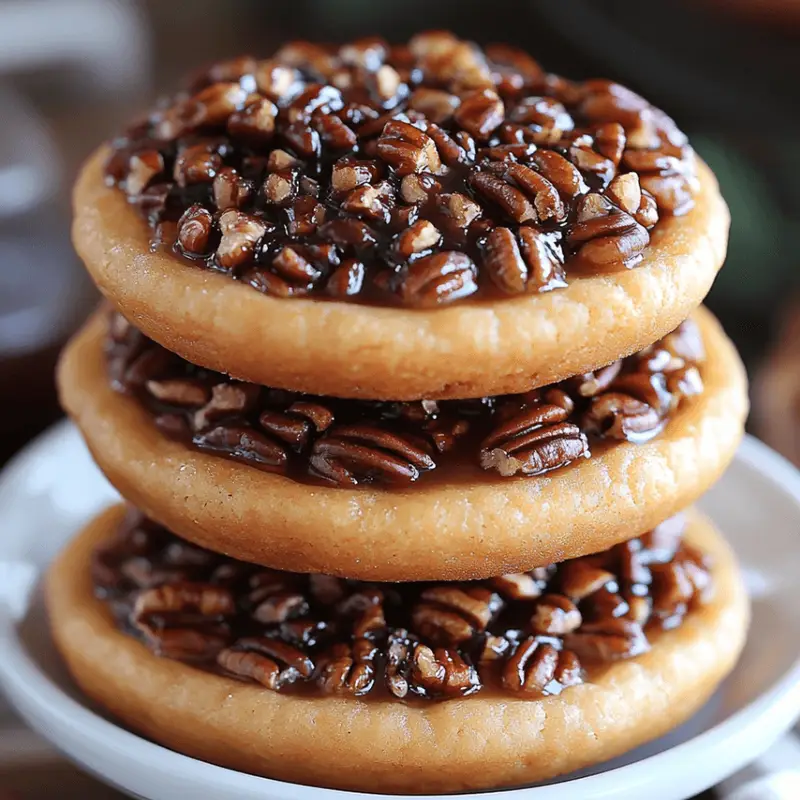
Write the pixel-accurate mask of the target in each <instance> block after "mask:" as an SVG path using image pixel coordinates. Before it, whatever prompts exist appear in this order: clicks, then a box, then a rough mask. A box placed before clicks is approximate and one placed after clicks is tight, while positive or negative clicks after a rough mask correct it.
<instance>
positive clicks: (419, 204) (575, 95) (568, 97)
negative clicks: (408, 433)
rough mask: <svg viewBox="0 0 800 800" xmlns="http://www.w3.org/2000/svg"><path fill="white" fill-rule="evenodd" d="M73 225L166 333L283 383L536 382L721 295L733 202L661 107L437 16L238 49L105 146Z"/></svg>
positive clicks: (580, 365) (169, 342)
mask: <svg viewBox="0 0 800 800" xmlns="http://www.w3.org/2000/svg"><path fill="white" fill-rule="evenodd" d="M75 212H76V216H75V226H74V241H75V245H76V248H77V250H78V253H79V254H80V255H81V257H82V258H83V260H84V261H85V263H86V265H87V267H88V269H89V271H90V272H91V274H92V277H93V278H94V280H95V282H96V283H97V284H98V286H99V287H100V289H101V290H102V292H103V293H104V294H105V295H106V296H107V297H108V298H109V299H110V300H111V301H112V303H113V304H114V305H115V306H116V308H117V309H118V310H120V311H121V312H122V313H123V314H124V315H125V316H126V317H127V318H128V319H129V320H130V321H131V322H132V323H134V324H135V325H136V326H137V327H138V328H140V329H141V330H142V331H143V332H144V333H145V334H146V335H147V336H149V337H151V338H152V339H154V340H156V341H157V342H159V343H160V344H162V345H163V346H164V347H166V348H168V349H169V350H171V351H173V352H176V353H178V354H179V355H181V356H182V357H184V358H186V359H187V360H189V361H190V362H192V363H194V364H198V365H201V366H203V367H206V368H209V369H213V370H217V371H224V372H227V373H229V374H231V375H233V376H235V377H237V378H239V379H242V380H247V381H250V382H253V383H258V384H263V385H268V386H272V387H276V388H280V389H288V390H293V391H302V392H313V393H316V394H322V395H330V396H337V397H353V398H365V399H368V400H389V401H399V400H419V399H424V398H427V399H444V398H474V397H483V396H496V395H501V394H507V393H518V392H523V391H528V390H530V389H531V388H532V387H537V386H543V385H548V384H551V383H555V382H558V381H561V380H563V379H564V378H567V377H569V376H571V375H574V374H580V373H585V372H588V371H591V370H594V369H597V368H598V367H601V366H603V365H605V364H607V363H609V362H611V361H613V360H614V359H617V358H620V357H624V356H627V355H630V354H632V353H634V352H637V351H639V350H641V349H642V348H644V347H646V346H648V345H650V344H652V343H653V342H654V341H656V340H657V339H659V338H660V337H662V336H664V335H666V334H667V333H669V332H670V331H671V330H673V329H674V328H675V327H677V325H678V324H679V323H680V322H681V321H682V320H683V319H684V318H685V317H686V316H687V315H688V314H689V313H690V312H691V311H692V309H694V308H695V307H696V306H697V305H698V304H699V303H700V302H701V301H702V299H703V297H704V296H705V294H706V293H707V291H708V289H709V287H710V285H711V282H712V281H713V278H714V276H715V274H716V272H717V270H718V269H719V267H720V265H721V263H722V260H723V257H724V254H725V248H726V242H727V230H728V212H727V209H726V207H725V204H724V202H723V201H722V199H721V197H720V195H719V191H718V188H717V184H716V181H715V179H714V177H713V175H712V173H711V172H710V170H709V169H708V168H707V167H706V166H705V165H704V164H703V163H702V162H701V161H699V160H698V159H697V158H696V157H695V155H694V153H693V151H692V149H691V147H690V146H689V144H688V142H687V140H686V137H685V136H684V134H683V133H682V132H681V131H680V130H679V129H678V128H677V127H676V125H675V123H674V122H673V121H672V120H671V119H670V118H669V117H667V116H666V115H665V114H664V113H663V112H661V111H659V110H658V109H656V108H654V107H653V106H652V105H650V104H649V103H648V102H647V101H646V100H644V99H643V98H641V97H639V96H638V95H636V94H635V93H633V92H631V91H630V90H628V89H626V88H624V87H622V86H619V85H618V84H614V83H611V82H608V81H601V80H590V81H586V82H583V83H574V82H571V81H568V80H566V79H564V78H561V77H558V76H555V75H552V74H548V73H546V72H544V71H543V70H542V68H541V67H540V66H539V65H538V64H537V63H536V62H535V61H534V60H533V59H531V58H530V57H529V56H528V55H527V54H525V53H523V52H521V51H518V50H516V49H514V48H510V47H505V46H493V47H487V48H486V49H485V50H481V49H479V48H478V47H476V46H475V45H472V44H471V43H467V42H463V41H460V40H458V39H456V38H455V37H453V36H451V35H450V34H444V33H427V34H421V35H419V36H416V37H414V38H413V39H412V40H411V41H410V42H409V43H408V45H404V46H396V47H390V46H388V45H386V44H385V43H384V42H382V41H380V40H374V39H370V40H362V41H359V42H355V43H351V44H348V45H345V46H343V47H341V48H339V49H338V50H336V49H328V48H321V47H317V46H314V45H310V44H306V43H294V44H290V45H287V46H286V47H284V48H282V49H281V50H280V51H279V52H278V53H276V54H275V56H274V57H273V58H271V59H266V60H261V61H258V60H255V59H252V58H241V59H237V60H235V61H231V62H227V63H224V64H218V65H216V66H215V67H213V68H211V69H210V70H209V71H207V72H206V73H205V74H203V75H200V76H198V78H197V79H196V81H195V82H194V83H193V84H191V85H190V86H189V87H188V88H187V89H186V90H184V91H181V92H179V93H177V94H175V95H174V96H172V97H170V98H168V99H166V100H165V101H164V102H163V103H161V104H160V105H159V106H158V107H157V108H156V109H154V110H153V111H152V112H151V113H150V114H149V115H148V116H147V117H146V118H145V119H144V120H143V121H141V122H139V123H137V124H135V125H133V126H132V127H131V128H129V130H128V131H126V132H125V134H124V135H123V136H121V137H120V138H119V139H117V140H115V141H113V142H112V143H111V144H110V145H108V146H106V147H104V148H102V149H101V150H100V151H98V152H97V153H96V154H95V155H94V156H93V157H92V158H91V159H90V160H89V162H88V163H87V165H86V167H85V168H84V170H83V173H82V175H81V177H80V178H79V181H78V184H77V187H76V190H75Z"/></svg>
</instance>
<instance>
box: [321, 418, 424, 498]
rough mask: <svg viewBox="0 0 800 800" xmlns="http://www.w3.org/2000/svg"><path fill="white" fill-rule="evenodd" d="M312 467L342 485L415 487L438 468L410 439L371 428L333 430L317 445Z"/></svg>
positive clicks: (353, 427) (360, 426) (342, 427)
mask: <svg viewBox="0 0 800 800" xmlns="http://www.w3.org/2000/svg"><path fill="white" fill-rule="evenodd" d="M310 464H311V467H312V469H313V470H314V471H315V472H316V473H317V474H318V475H320V476H321V477H323V478H326V479H327V480H329V481H332V482H333V483H336V484H339V485H347V484H350V485H356V484H358V483H362V482H369V481H374V480H377V481H382V482H384V481H385V482H387V483H412V482H414V481H416V480H418V479H419V477H420V475H421V474H422V473H423V472H425V471H427V470H431V469H434V468H435V467H436V462H435V461H434V460H433V459H432V458H431V456H430V455H429V454H428V453H427V452H426V451H425V450H424V449H422V448H421V447H419V446H418V445H416V444H415V443H414V442H413V441H411V440H410V439H407V438H404V437H402V436H400V435H397V434H394V433H390V432H389V431H385V430H381V429H380V428H374V427H371V426H369V425H347V426H340V427H334V428H331V429H330V430H329V431H328V433H327V434H326V435H325V436H323V437H322V438H320V439H318V440H317V441H316V442H315V443H314V447H313V449H312V451H311V458H310Z"/></svg>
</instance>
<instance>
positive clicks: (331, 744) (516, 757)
mask: <svg viewBox="0 0 800 800" xmlns="http://www.w3.org/2000/svg"><path fill="white" fill-rule="evenodd" d="M123 517H124V510H123V508H122V507H116V508H113V509H110V510H109V511H107V512H105V513H104V514H103V515H101V516H100V517H99V518H97V519H96V520H95V521H94V522H93V523H92V524H91V525H90V526H89V527H88V528H87V529H86V530H85V531H84V532H83V533H82V534H80V535H79V536H78V538H76V539H75V540H74V541H73V543H72V544H71V545H70V546H69V547H68V549H67V550H66V551H65V552H64V553H63V554H62V556H61V557H60V559H59V560H58V561H57V562H56V564H55V565H54V566H53V568H52V569H51V571H50V574H49V576H48V581H47V587H46V589H47V600H48V607H49V610H50V619H51V624H52V630H53V634H54V636H55V639H56V643H57V644H58V646H59V649H60V650H61V652H62V653H63V655H64V657H65V659H66V661H67V664H68V666H69V669H70V671H71V672H72V674H73V675H74V677H75V679H76V680H77V681H78V683H79V684H80V685H81V686H82V688H83V689H84V691H85V692H86V693H87V694H88V695H89V696H91V697H92V698H93V699H94V700H96V701H97V702H98V703H100V704H101V705H102V706H103V707H105V708H106V709H107V710H108V711H109V712H111V713H112V714H113V715H115V716H117V717H119V718H120V719H121V720H123V721H124V722H125V723H126V724H127V725H129V726H130V727H131V728H133V729H134V730H136V731H139V732H141V733H143V734H144V735H146V736H148V737H150V738H152V739H154V740H156V741H158V742H160V743H162V744H164V745H166V746H168V747H172V748H174V749H176V750H178V751H179V752H182V753H186V754H188V755H191V756H194V757H196V758H201V759H203V760H206V761H210V762H212V763H215V764H220V765H224V766H227V767H231V768H234V769H240V770H243V771H246V772H251V773H254V774H259V775H266V776H269V777H273V778H278V779H283V780H289V781H299V782H302V783H311V784H315V785H322V786H329V787H336V788H341V789H352V790H365V791H374V790H375V788H376V787H380V789H381V791H384V792H392V791H396V792H408V791H411V792H425V793H427V792H451V791H459V790H467V789H482V788H489V787H498V786H510V785H515V784H523V783H527V782H533V781H538V780H543V779H547V778H550V777H553V776H555V775H558V774H562V773H565V772H568V771H571V770H574V769H578V768H581V767H584V766H586V765H589V764H592V763H597V762H600V761H604V760H606V759H608V758H611V757H613V756H616V755H618V754H620V753H622V752H624V751H626V750H629V749H630V748H632V747H635V746H637V745H639V744H641V743H643V742H646V741H648V740H650V739H652V738H654V737H657V736H659V735H661V734H663V733H665V732H666V731H668V730H670V729H671V728H672V727H674V726H675V725H677V724H679V723H680V722H682V721H683V720H685V719H687V718H688V717H689V716H690V715H691V714H692V713H694V711H695V710H697V709H698V708H699V707H700V706H701V705H702V704H703V703H704V702H705V701H706V699H707V698H708V697H709V696H710V694H711V693H712V692H713V691H714V689H715V688H716V686H717V685H718V683H719V682H720V680H722V678H723V677H724V676H725V675H726V674H727V673H728V672H729V670H730V669H731V668H732V666H733V664H734V662H735V660H736V658H737V656H738V654H739V651H740V649H741V647H742V644H743V640H744V634H745V630H746V627H747V621H748V604H747V598H746V594H745V590H744V587H743V585H742V583H741V579H740V577H739V574H738V570H737V567H736V564H735V561H734V558H733V555H732V553H731V552H730V550H729V549H728V547H727V545H726V544H725V542H724V541H723V540H722V538H721V537H720V535H719V534H718V533H716V532H715V531H714V529H713V528H712V527H711V525H710V524H709V523H708V522H707V521H705V520H704V519H702V518H701V517H699V516H698V515H696V514H695V513H690V514H689V516H688V522H686V523H684V522H682V521H681V520H678V519H676V520H671V521H669V522H668V523H666V524H664V525H662V526H660V527H659V528H657V529H655V530H653V531H651V532H649V533H647V534H645V535H643V536H642V537H640V538H635V539H632V540H630V541H629V542H627V543H625V544H623V545H617V546H616V547H614V548H613V549H611V550H609V551H608V552H603V553H599V554H597V555H594V556H590V557H585V558H581V559H577V560H574V561H567V562H565V563H561V564H557V565H553V566H549V567H546V568H541V569H538V570H533V571H531V572H528V573H521V574H513V575H504V576H502V577H498V578H493V579H490V580H487V581H482V582H475V583H461V584H458V583H455V584H454V583H449V584H430V583H429V584H375V583H369V584H364V583H360V582H358V581H348V580H342V579H336V578H332V577H328V576H319V575H318V576H308V575H298V574H292V573H279V572H275V571H273V570H265V569H263V568H259V567H255V566H253V565H250V564H245V563H242V562H236V561H233V560H232V559H230V558H227V557H225V556H219V555H216V554H215V553H212V552H209V551H204V550H201V549H199V548H197V547H194V546H192V545H189V544H186V543H184V542H182V541H181V540H179V539H177V538H176V537H174V536H173V535H172V534H170V533H168V532H167V531H165V530H164V529H162V528H159V527H158V526H157V525H155V524H154V523H152V522H149V521H147V520H145V519H142V518H141V517H138V516H133V517H129V518H128V519H127V521H124V522H123ZM121 523H122V524H121ZM465 729H468V730H469V731H471V735H470V736H464V735H463V732H464V730H465Z"/></svg>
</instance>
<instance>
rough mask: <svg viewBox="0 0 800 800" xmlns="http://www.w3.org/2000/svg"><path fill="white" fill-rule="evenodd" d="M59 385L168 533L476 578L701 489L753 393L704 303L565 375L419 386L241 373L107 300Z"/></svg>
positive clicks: (344, 569)
mask: <svg viewBox="0 0 800 800" xmlns="http://www.w3.org/2000/svg"><path fill="white" fill-rule="evenodd" d="M104 349H105V352H104ZM59 385H60V390H61V396H62V401H63V404H64V406H65V408H66V409H67V411H68V412H69V413H70V415H71V416H72V417H73V418H74V419H75V421H76V422H77V424H78V425H79V427H80V428H81V430H82V432H83V434H84V436H85V438H86V440H87V443H88V445H89V447H90V449H91V451H92V453H93V455H94V457H95V459H96V460H97V463H98V464H99V465H100V467H101V469H102V470H103V471H104V472H105V473H106V475H107V476H108V478H109V479H110V480H111V482H112V483H113V484H114V485H115V486H116V487H117V488H118V489H119V490H120V492H121V493H122V494H123V495H124V496H125V497H126V498H127V499H128V500H130V501H131V502H132V503H134V504H135V505H136V506H137V507H139V508H142V509H143V510H144V511H146V513H147V514H149V515H150V516H152V517H153V518H154V519H156V520H158V521H159V522H161V523H162V524H164V525H166V526H167V527H168V528H169V529H170V530H173V531H175V533H177V534H178V535H180V536H182V537H184V538H186V539H188V540H189V541H193V542H195V543H197V544H200V545H203V546H206V547H209V548H211V549H213V550H217V551H220V552H225V553H228V554H230V555H233V556H235V557H236V558H240V559H243V560H246V561H252V562H255V563H260V564H265V565H268V566H271V567H276V568H279V569H290V570H295V571H301V572H320V573H327V574H333V575H341V576H344V577H348V578H361V579H371V580H427V579H435V580H454V579H458V580H461V579H472V578H485V577H489V576H492V575H497V574H501V573H505V572H511V571H517V570H520V569H531V568H533V567H538V566H543V565H546V564H549V563H550V562H553V561H558V560H562V559H564V558H572V557H576V556H580V555H584V554H586V553H591V552H595V551H597V550H602V549H604V548H607V547H610V546H611V545H613V544H615V543H617V542H619V541H622V540H623V539H625V538H627V537H630V536H631V535H632V534H636V533H639V532H641V531H644V530H647V529H648V528H650V527H652V526H653V525H657V524H658V523H660V522H661V521H663V520H664V519H666V518H667V517H669V516H670V515H671V514H674V513H676V512H678V511H680V510H681V509H682V508H685V507H686V506H688V505H690V504H691V503H692V502H693V501H694V500H695V499H697V498H698V497H699V496H700V495H701V494H702V493H703V492H704V491H705V490H706V489H707V488H708V487H709V486H710V485H711V484H712V483H713V482H714V481H715V480H716V479H717V478H718V477H719V475H720V474H721V472H722V470H723V469H724V468H725V466H726V465H727V463H728V461H729V460H730V458H731V457H732V455H733V452H734V450H735V448H736V445H737V444H738V441H739V438H740V435H741V432H742V425H743V420H744V416H745V414H746V410H747V399H746V390H745V378H744V373H743V370H742V366H741V363H740V362H739V360H738V357H737V355H736V353H735V351H734V349H733V347H732V345H731V343H730V342H729V341H728V339H727V338H726V337H725V335H724V333H723V332H722V331H721V329H720V328H719V325H718V323H717V322H716V320H714V318H713V317H712V316H711V314H710V313H709V312H708V311H706V310H704V309H699V310H698V311H697V312H696V314H695V315H694V317H693V318H692V319H691V320H689V321H687V322H686V323H684V324H683V325H681V326H680V327H679V328H678V329H677V330H676V331H674V332H673V333H672V334H670V335H669V336H667V337H665V338H664V339H663V340H661V341H660V342H658V343H657V344H656V345H654V346H652V347H650V348H647V349H646V350H644V351H642V352H640V353H638V354H636V355H635V356H630V357H628V358H626V359H622V360H620V361H617V362H614V363H612V364H610V365H608V366H606V367H605V368H604V369H602V370H598V371H597V372H594V373H591V374H585V375H581V376H578V377H577V378H574V379H571V380H568V381H565V382H563V383H560V384H558V385H554V386H551V387H547V388H544V389H541V390H534V391H531V392H527V393H525V394H522V395H507V396H502V397H486V398H482V399H478V400H472V401H438V402H436V401H422V402H416V403H380V402H371V403H370V402H366V401H358V400H337V399H334V398H326V397H324V396H320V395H313V396H311V395H304V394H299V393H288V392H285V391H280V390H274V389H268V388H266V387H258V386H255V385H252V384H245V383H241V382H237V381H232V380H231V379H229V378H226V377H225V376H223V375H220V374H218V373H214V372H210V371H208V370H203V369H200V368H197V367H195V366H193V365H191V364H189V363H187V362H185V361H183V360H182V359H181V358H180V357H178V356H176V355H174V354H171V353H169V352H168V351H166V350H164V349H163V348H161V347H160V346H158V345H156V344H155V343H153V342H152V341H151V340H148V339H147V338H146V337H144V336H143V335H142V334H141V333H140V332H139V331H137V330H136V329H134V328H132V327H131V326H130V325H129V324H128V323H126V322H125V321H124V320H122V319H121V318H119V317H116V316H113V315H112V316H109V315H107V314H103V313H101V314H98V315H97V316H96V317H95V318H94V319H93V320H92V321H90V323H89V324H88V325H87V327H86V328H85V329H84V331H83V332H82V333H80V334H79V335H78V336H77V337H76V339H75V340H74V341H73V343H72V344H71V345H70V346H69V348H68V349H67V351H66V353H65V356H64V358H63V360H62V363H61V367H60V372H59Z"/></svg>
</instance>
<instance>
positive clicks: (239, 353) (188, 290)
mask: <svg viewBox="0 0 800 800" xmlns="http://www.w3.org/2000/svg"><path fill="white" fill-rule="evenodd" d="M106 155H107V150H105V149H100V150H99V151H97V152H96V153H95V154H94V155H93V156H92V157H91V158H90V160H89V161H88V162H87V164H86V166H85V167H84V169H83V172H82V173H81V175H80V177H79V179H78V183H77V185H76V187H75V194H74V205H75V222H74V227H73V240H74V243H75V247H76V249H77V251H78V254H79V255H80V257H81V258H82V259H83V261H84V262H85V264H86V266H87V268H88V270H89V272H90V273H91V275H92V278H93V280H94V281H95V283H96V284H97V285H98V287H99V288H100V290H101V291H102V292H103V294H104V295H106V297H108V298H109V299H110V300H111V302H112V303H113V304H114V306H115V307H116V308H117V309H118V310H119V311H120V312H121V313H122V314H123V315H124V316H125V317H127V318H128V319H129V320H130V321H131V322H132V323H133V324H134V325H136V327H138V328H140V329H141V330H142V331H143V332H144V333H145V334H146V335H147V336H149V337H150V338H151V339H155V341H157V342H158V343H159V344H161V345H163V346H164V347H166V348H167V349H168V350H172V351H173V352H175V353H178V355H180V356H182V357H183V358H185V359H187V360H188V361H191V362H192V363H194V364H199V365H201V366H204V367H209V368H211V369H215V370H217V371H219V372H227V373H229V374H231V375H233V376H234V377H236V378H241V379H243V380H248V381H251V382H252V383H259V384H263V385H265V386H274V387H277V388H283V389H293V390H298V391H304V392H310V393H312V394H325V395H332V396H334V397H361V398H365V399H368V400H416V399H420V398H430V399H437V398H453V397H456V398H459V397H460V398H464V397H483V396H486V395H497V394H505V393H516V392H523V391H527V390H528V389H530V388H533V387H534V386H542V385H546V384H549V383H555V382H557V381H559V380H561V379H563V378H566V377H568V376H570V375H574V374H579V373H583V372H589V371H591V370H593V369H595V368H597V367H599V366H603V365H604V364H608V363H610V362H611V361H615V360H616V359H618V358H622V357H624V356H628V355H630V354H631V353H634V352H636V351H638V350H641V349H643V348H644V347H646V346H647V345H649V344H652V343H653V342H655V341H656V340H657V339H660V338H661V337H662V336H664V335H665V334H667V333H669V332H670V331H671V330H673V329H674V328H676V327H677V326H678V324H680V322H682V321H683V320H684V319H685V318H686V317H687V316H688V314H689V313H690V312H691V311H692V310H693V309H694V308H695V307H696V306H697V305H699V304H700V303H701V302H702V300H703V298H704V297H705V295H706V293H707V292H708V290H709V288H710V286H711V283H712V281H713V280H714V276H715V275H716V273H717V270H718V269H719V268H720V266H721V265H722V262H723V260H724V257H725V249H726V245H727V237H728V225H729V216H728V210H727V207H726V206H725V203H724V201H723V200H722V198H721V196H720V194H719V189H718V187H717V182H716V179H715V178H714V176H713V174H712V172H711V170H709V168H708V167H707V166H706V165H705V164H703V163H702V162H700V161H699V160H698V170H699V191H698V194H697V195H696V197H695V207H694V209H693V210H692V211H691V212H689V213H688V214H686V215H685V216H682V217H669V218H665V219H662V220H661V221H660V222H659V223H658V225H657V226H656V227H655V229H654V230H653V232H652V239H651V243H650V247H649V248H648V250H647V252H646V254H645V258H644V261H643V262H642V263H641V264H640V265H639V266H638V267H636V268H635V269H632V270H627V271H624V270H623V271H621V272H616V273H613V274H610V275H598V276H592V277H586V278H576V279H573V280H572V281H571V284H570V286H569V287H568V288H566V289H561V290H558V291H554V292H550V293H545V294H539V295H532V296H523V297H519V298H514V299H508V300H498V301H482V302H481V301H475V302H462V303H457V304H455V305H453V306H451V307H448V308H437V309H432V310H430V309H429V310H419V309H398V308H382V307H376V306H366V305H356V304H353V303H343V302H334V301H321V300H310V299H305V298H289V299H282V298H276V297H270V296H267V295H263V294H260V293H259V292H256V291H254V290H253V289H252V288H251V287H249V286H246V285H244V284H242V283H240V282H237V281H233V280H231V279H230V278H229V277H227V276H225V275H222V274H218V273H213V272H210V271H208V270H206V269H202V268H199V267H197V268H196V267H192V266H191V265H188V264H186V263H184V262H183V261H181V260H180V259H178V258H177V257H175V256H174V255H172V254H171V253H170V252H168V251H165V250H163V249H160V250H156V251H153V250H151V248H150V233H149V229H148V227H147V225H146V223H145V222H144V221H143V220H142V219H140V218H139V216H138V215H137V214H136V212H135V211H134V210H133V209H132V208H129V207H128V205H127V202H126V200H125V196H124V195H123V193H122V192H120V191H118V190H117V189H113V188H110V187H108V186H106V184H105V182H104V180H103V171H102V165H103V161H104V158H105V157H106Z"/></svg>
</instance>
